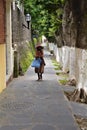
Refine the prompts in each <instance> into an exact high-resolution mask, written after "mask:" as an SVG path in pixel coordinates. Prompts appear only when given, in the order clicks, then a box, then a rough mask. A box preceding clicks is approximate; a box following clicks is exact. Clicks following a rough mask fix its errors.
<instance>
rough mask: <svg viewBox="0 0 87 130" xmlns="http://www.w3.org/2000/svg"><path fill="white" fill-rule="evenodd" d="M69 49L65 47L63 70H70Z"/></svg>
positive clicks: (65, 71)
mask: <svg viewBox="0 0 87 130" xmlns="http://www.w3.org/2000/svg"><path fill="white" fill-rule="evenodd" d="M69 50H70V48H69V47H67V46H64V47H63V72H64V73H67V72H69V53H70V52H69Z"/></svg>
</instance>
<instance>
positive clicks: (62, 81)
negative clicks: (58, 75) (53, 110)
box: [59, 79, 68, 85]
mask: <svg viewBox="0 0 87 130" xmlns="http://www.w3.org/2000/svg"><path fill="white" fill-rule="evenodd" d="M67 82H68V81H67V79H60V80H59V83H60V84H62V85H66V84H67Z"/></svg>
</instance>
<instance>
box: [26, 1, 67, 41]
mask: <svg viewBox="0 0 87 130" xmlns="http://www.w3.org/2000/svg"><path fill="white" fill-rule="evenodd" d="M64 1H65V0H24V8H25V13H30V14H31V18H32V30H33V31H32V34H33V32H36V35H37V36H41V35H45V36H46V37H47V38H48V40H49V41H54V40H55V33H56V32H58V31H59V30H60V26H61V25H62V14H63V5H64Z"/></svg>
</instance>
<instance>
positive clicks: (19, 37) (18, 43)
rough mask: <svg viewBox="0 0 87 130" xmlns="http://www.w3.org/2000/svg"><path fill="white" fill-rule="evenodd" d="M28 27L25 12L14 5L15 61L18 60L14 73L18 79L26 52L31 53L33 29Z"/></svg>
mask: <svg viewBox="0 0 87 130" xmlns="http://www.w3.org/2000/svg"><path fill="white" fill-rule="evenodd" d="M27 26H28V25H27V22H26V21H25V15H24V12H23V11H21V10H20V9H19V8H18V7H17V6H16V4H15V6H14V7H13V5H12V44H13V48H14V60H16V61H14V71H16V72H14V73H15V74H16V77H17V76H18V74H19V71H20V70H19V68H20V66H19V65H20V60H21V59H22V57H24V56H25V55H26V52H27V51H29V44H28V43H29V41H31V27H30V28H29V29H28V28H27ZM15 51H17V52H15ZM15 54H16V57H15ZM15 63H16V65H15ZM15 67H16V68H15ZM17 71H18V72H17Z"/></svg>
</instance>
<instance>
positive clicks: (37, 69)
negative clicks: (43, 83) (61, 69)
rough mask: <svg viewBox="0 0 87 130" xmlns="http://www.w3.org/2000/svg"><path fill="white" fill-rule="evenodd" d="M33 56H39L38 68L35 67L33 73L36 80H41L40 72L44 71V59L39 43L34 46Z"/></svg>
mask: <svg viewBox="0 0 87 130" xmlns="http://www.w3.org/2000/svg"><path fill="white" fill-rule="evenodd" d="M35 58H36V59H37V58H40V60H41V63H40V67H39V68H35V73H37V75H38V80H37V81H39V80H42V74H43V73H44V66H45V61H44V58H43V47H42V46H41V45H38V46H36V55H35Z"/></svg>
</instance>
